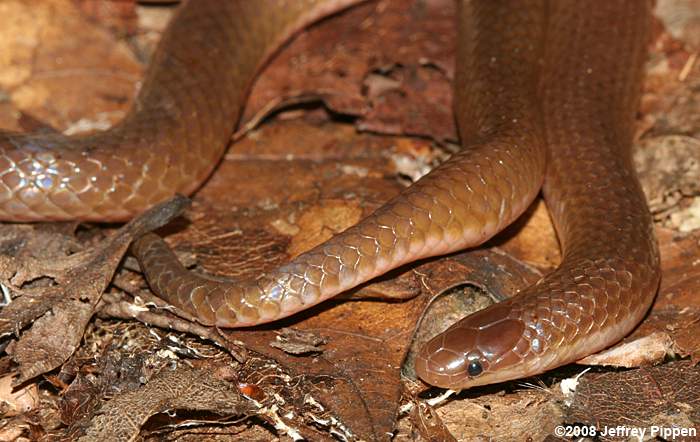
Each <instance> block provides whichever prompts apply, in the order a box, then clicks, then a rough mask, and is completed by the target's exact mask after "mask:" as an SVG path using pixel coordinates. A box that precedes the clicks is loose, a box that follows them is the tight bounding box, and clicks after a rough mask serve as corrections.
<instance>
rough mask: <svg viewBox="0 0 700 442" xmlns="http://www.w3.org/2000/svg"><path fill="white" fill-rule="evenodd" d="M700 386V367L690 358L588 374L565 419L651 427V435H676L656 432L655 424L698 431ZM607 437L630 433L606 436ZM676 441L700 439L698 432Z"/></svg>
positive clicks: (605, 425) (604, 425)
mask: <svg viewBox="0 0 700 442" xmlns="http://www.w3.org/2000/svg"><path fill="white" fill-rule="evenodd" d="M699 386H700V368H698V367H696V366H694V364H692V363H690V362H689V361H678V362H672V363H669V364H666V365H664V366H659V367H649V368H640V369H637V370H629V371H625V372H619V373H616V372H610V373H597V374H586V375H584V376H583V377H582V378H581V380H580V382H579V384H578V387H577V388H576V395H575V397H574V402H573V404H572V406H571V408H570V410H569V412H568V413H567V416H566V419H565V421H566V422H571V423H581V424H584V425H594V426H595V427H596V428H597V429H598V431H603V429H604V428H616V427H618V426H624V427H627V428H642V429H647V436H651V437H662V438H663V439H665V440H672V438H671V437H670V434H665V435H661V434H659V433H658V432H657V433H656V434H651V429H652V428H651V427H652V426H657V427H663V428H667V429H668V430H672V428H673V427H676V428H677V429H682V428H686V429H692V428H695V431H696V432H697V427H696V426H697V423H698V422H700V391H698V388H699ZM686 436H688V435H687V434H686ZM696 436H697V433H696ZM676 437H678V436H676ZM602 440H628V438H626V437H603V438H602ZM676 440H697V437H691V438H681V439H676Z"/></svg>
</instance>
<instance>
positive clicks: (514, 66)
mask: <svg viewBox="0 0 700 442" xmlns="http://www.w3.org/2000/svg"><path fill="white" fill-rule="evenodd" d="M357 2H358V0H325V1H323V0H294V1H290V0H262V1H256V2H249V1H245V0H240V1H237V0H230V1H226V2H222V1H219V0H196V1H189V2H185V4H184V5H183V6H181V7H180V10H179V11H178V13H177V14H176V16H175V17H174V19H173V21H172V23H171V25H170V26H169V28H168V30H167V31H166V32H165V34H164V36H163V39H162V42H161V44H160V46H159V49H158V50H157V51H156V54H155V55H154V57H153V61H152V65H151V67H150V68H149V72H148V74H147V76H146V79H145V81H144V85H143V87H142V88H141V91H140V93H139V95H138V96H137V98H136V101H135V104H134V106H133V108H132V110H131V111H130V112H129V114H128V115H127V117H125V119H124V120H123V121H122V122H121V123H119V124H118V125H116V126H115V127H114V128H112V129H110V130H109V131H106V132H102V133H96V134H92V135H87V136H81V137H64V136H60V135H36V134H17V133H0V171H2V172H1V173H0V218H2V219H4V220H10V221H33V220H61V219H82V220H104V221H106V220H111V221H113V220H123V219H128V218H129V217H131V216H133V215H134V214H136V213H138V212H140V211H142V210H143V209H145V208H146V207H148V206H150V205H152V204H154V203H155V202H158V201H162V200H163V199H165V198H167V197H169V196H171V195H173V194H174V193H177V192H179V193H191V192H192V191H194V190H195V189H196V188H197V187H199V186H200V185H201V183H202V182H203V181H204V180H205V179H206V177H207V176H208V175H209V174H210V173H211V171H212V170H213V168H214V167H215V165H216V163H217V162H218V161H219V159H220V157H221V155H222V153H223V151H224V149H225V147H226V144H227V141H228V139H229V137H230V134H231V132H232V130H233V128H234V127H235V124H236V122H237V120H238V118H239V116H240V111H241V108H242V106H243V104H244V102H245V98H246V94H247V91H248V89H249V87H250V84H251V82H252V80H253V79H254V77H255V75H256V73H257V72H258V70H259V68H260V66H261V65H262V64H263V63H264V62H265V60H266V59H267V58H268V57H269V55H270V54H272V53H274V51H275V50H276V49H277V47H278V46H279V45H280V44H281V43H282V42H283V41H284V40H285V39H287V38H288V37H289V35H291V34H293V33H294V32H295V31H296V30H298V29H300V28H301V27H303V26H304V25H305V24H307V23H309V22H310V21H312V20H314V19H317V18H319V17H321V16H323V15H325V14H328V13H331V12H333V11H336V10H339V9H341V8H344V7H347V6H349V5H351V4H353V3H357ZM649 20H650V12H649V4H648V3H647V2H644V1H637V0H611V1H606V2H598V3H596V7H595V8H591V7H590V6H589V7H586V4H585V2H577V1H573V0H560V1H551V2H547V1H544V0H539V1H537V0H523V1H515V0H496V1H493V0H492V1H487V0H476V1H472V2H464V1H460V2H459V13H458V17H457V22H458V27H459V43H458V46H459V49H458V57H457V67H456V79H455V103H456V106H455V107H456V119H457V122H458V126H459V130H460V137H461V139H462V145H463V149H462V150H461V151H460V152H459V153H457V154H455V155H453V156H452V157H451V158H450V159H449V160H448V161H446V162H445V163H443V164H442V165H440V166H439V167H437V168H436V169H434V170H433V171H432V172H431V173H430V174H428V175H426V176H425V177H423V178H422V179H421V180H419V181H418V182H416V183H415V184H413V185H412V186H410V187H409V188H407V189H406V190H405V191H403V192H402V193H401V194H400V195H399V196H397V197H396V198H394V199H393V200H391V201H389V202H387V203H386V204H385V205H384V206H382V207H381V208H379V209H378V210H377V211H375V213H373V214H372V215H370V216H369V217H367V218H366V219H364V220H363V221H361V222H360V223H359V224H357V225H355V226H353V227H351V228H349V229H347V230H346V231H344V232H342V233H340V234H339V235H336V236H335V237H333V238H331V239H330V240H329V241H327V242H326V243H323V244H321V245H319V246H317V247H315V248H314V249H312V250H310V251H308V252H306V253H303V254H301V255H299V256H298V257H296V258H294V259H293V260H292V261H291V262H289V263H288V264H286V265H284V266H282V267H280V268H278V269H276V270H274V271H272V272H270V273H268V274H266V275H263V276H262V277H260V278H257V279H254V280H248V281H233V280H232V281H222V280H220V279H216V280H214V279H209V278H206V277H203V276H199V275H195V274H191V273H189V272H187V271H186V269H184V268H183V267H182V265H181V264H180V263H179V262H178V261H177V259H176V258H175V257H174V255H173V254H172V252H171V251H170V249H169V248H168V247H167V245H166V244H165V243H164V242H163V241H162V240H161V239H160V238H159V237H158V236H156V235H154V234H148V235H146V236H144V237H143V238H141V239H139V240H137V241H136V242H135V243H134V245H133V246H132V251H133V253H134V254H135V255H136V256H137V258H138V259H139V261H140V263H141V265H142V268H143V269H144V272H145V274H146V277H147V279H148V281H149V284H150V285H151V287H152V289H153V290H154V291H155V292H156V293H157V294H158V295H159V296H161V297H162V298H164V299H166V300H167V301H168V302H170V303H172V304H173V305H175V306H177V307H179V308H181V309H183V310H185V311H187V312H189V313H191V314H193V315H194V316H195V317H196V318H197V319H198V320H199V321H200V322H202V323H203V324H206V325H218V326H221V327H241V326H250V325H256V324H260V323H264V322H269V321H274V320H276V319H279V318H282V317H285V316H288V315H291V314H293V313H295V312H298V311H300V310H303V309H306V308H308V307H310V306H312V305H315V304H317V303H319V302H322V301H323V300H326V299H328V298H330V297H332V296H335V295H336V294H338V293H341V292H343V291H345V290H348V289H350V288H352V287H354V286H356V285H358V284H360V283H362V282H365V281H367V280H370V279H372V278H374V277H376V276H378V275H381V274H383V273H384V272H386V271H388V270H390V269H393V268H396V267H398V266H400V265H402V264H405V263H408V262H411V261H414V260H416V259H420V258H425V257H429V256H436V255H442V254H445V253H449V252H453V251H457V250H461V249H464V248H467V247H474V246H477V245H479V244H482V243H483V242H484V241H486V240H488V239H489V238H491V237H492V236H493V235H495V234H496V233H498V232H499V231H500V230H502V229H503V228H504V227H505V226H507V225H508V224H509V223H511V222H512V221H513V220H514V219H516V218H517V217H518V216H519V215H520V214H521V213H522V212H523V211H524V210H525V209H526V208H527V207H528V205H529V204H530V203H531V202H532V201H533V199H534V198H535V197H536V195H537V194H538V192H539V191H540V189H542V188H543V190H544V194H545V198H546V202H547V204H548V207H549V209H550V211H551V213H552V218H553V220H554V223H555V226H556V228H557V233H558V235H559V239H560V242H561V246H562V250H563V260H562V263H561V265H560V267H559V268H558V269H557V270H556V271H555V272H553V273H552V274H550V275H548V276H547V277H546V278H544V279H543V280H542V281H540V282H539V283H537V284H536V285H534V286H533V287H530V288H528V289H526V290H524V291H523V292H522V293H520V294H519V295H517V296H516V297H514V298H512V299H509V300H507V301H505V302H502V303H499V304H496V305H493V306H491V307H489V308H487V309H485V310H483V311H480V312H477V313H476V314H474V315H471V316H468V317H466V318H465V319H463V320H461V321H459V322H458V323H457V324H455V325H454V326H452V327H451V328H450V329H448V330H447V331H446V332H445V333H443V334H441V335H439V336H437V337H436V338H434V339H433V340H431V341H430V342H428V343H427V344H426V345H425V346H424V347H423V349H422V350H421V351H420V353H419V356H418V358H417V360H416V371H417V373H418V375H419V376H420V377H421V378H423V379H424V380H425V381H427V382H429V383H431V384H434V385H438V386H443V387H450V388H468V387H471V386H475V385H482V384H488V383H493V382H499V381H504V380H508V379H514V378H519V377H524V376H528V375H532V374H536V373H540V372H543V371H545V370H548V369H551V368H554V367H556V366H559V365H562V364H565V363H568V362H571V361H574V360H576V359H578V358H581V357H583V356H586V355H588V354H590V353H593V352H595V351H598V350H600V349H602V348H604V347H606V346H609V345H611V344H612V343H614V342H616V341H617V340H619V339H620V338H622V337H623V336H624V335H625V334H627V333H628V332H629V331H630V330H631V329H632V328H633V327H634V326H635V325H636V324H637V323H638V322H639V321H640V320H641V318H642V317H643V315H644V314H645V313H646V311H647V310H648V308H649V306H650V305H651V302H652V301H653V298H654V294H655V291H656V288H657V285H658V281H659V263H658V251H657V246H656V242H655V239H654V235H653V230H652V222H651V217H650V215H649V212H648V209H647V206H646V202H645V199H644V196H643V194H642V192H641V188H640V185H639V183H638V181H637V178H636V176H635V173H634V170H633V168H632V163H631V158H630V144H631V141H632V134H633V122H634V115H635V110H636V106H637V102H638V99H639V90H640V82H641V78H642V66H643V62H644V58H645V47H646V41H647V29H648V25H649ZM543 183H544V187H543Z"/></svg>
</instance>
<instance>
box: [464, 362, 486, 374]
mask: <svg viewBox="0 0 700 442" xmlns="http://www.w3.org/2000/svg"><path fill="white" fill-rule="evenodd" d="M483 371H484V369H483V367H482V366H481V363H480V362H479V361H477V360H473V361H471V362H470V363H469V365H468V366H467V373H469V376H471V377H476V376H479V375H480V374H481V372H483Z"/></svg>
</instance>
